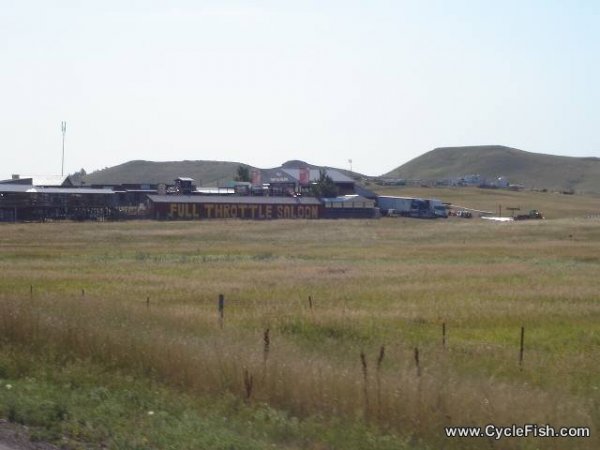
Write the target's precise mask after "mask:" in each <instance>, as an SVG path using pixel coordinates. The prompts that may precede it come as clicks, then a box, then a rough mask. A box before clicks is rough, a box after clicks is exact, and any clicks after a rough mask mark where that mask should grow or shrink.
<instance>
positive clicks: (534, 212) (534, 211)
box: [515, 209, 544, 220]
mask: <svg viewBox="0 0 600 450" xmlns="http://www.w3.org/2000/svg"><path fill="white" fill-rule="evenodd" d="M543 218H544V216H543V215H542V213H541V212H539V211H538V210H537V209H532V210H531V211H529V214H519V215H518V216H515V220H531V219H543Z"/></svg>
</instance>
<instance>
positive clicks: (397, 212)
mask: <svg viewBox="0 0 600 450" xmlns="http://www.w3.org/2000/svg"><path fill="white" fill-rule="evenodd" d="M377 206H378V207H379V210H380V211H381V214H382V215H388V216H404V217H417V218H423V219H437V218H447V217H448V210H447V209H446V206H445V205H444V203H443V202H442V201H441V200H437V199H435V198H429V199H428V198H412V197H391V196H385V195H382V196H379V197H377Z"/></svg>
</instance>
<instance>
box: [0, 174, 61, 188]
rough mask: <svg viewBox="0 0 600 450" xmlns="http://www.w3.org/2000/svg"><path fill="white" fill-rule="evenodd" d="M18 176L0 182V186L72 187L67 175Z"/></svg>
mask: <svg viewBox="0 0 600 450" xmlns="http://www.w3.org/2000/svg"><path fill="white" fill-rule="evenodd" d="M15 176H18V178H11V179H8V180H2V181H0V184H23V185H32V186H52V187H60V186H73V182H72V181H71V179H70V178H69V176H68V175H64V176H62V175H28V176H20V175H15Z"/></svg>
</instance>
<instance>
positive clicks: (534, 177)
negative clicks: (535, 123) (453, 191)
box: [383, 145, 600, 192]
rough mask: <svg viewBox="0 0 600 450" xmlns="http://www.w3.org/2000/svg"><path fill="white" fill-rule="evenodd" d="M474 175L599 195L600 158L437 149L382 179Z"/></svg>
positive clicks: (500, 148)
mask: <svg viewBox="0 0 600 450" xmlns="http://www.w3.org/2000/svg"><path fill="white" fill-rule="evenodd" d="M471 174H479V175H481V176H483V177H485V178H488V179H495V178H497V177H500V176H504V177H507V178H508V180H509V182H510V183H511V184H521V185H523V186H525V187H530V188H540V189H541V188H547V189H551V190H574V191H577V192H600V158H575V157H569V156H553V155H545V154H540V153H531V152H526V151H523V150H518V149H516V148H510V147H504V146H501V145H482V146H473V147H442V148H436V149H434V150H432V151H430V152H427V153H425V154H424V155H421V156H419V157H418V158H415V159H413V160H412V161H409V162H407V163H406V164H404V165H402V166H400V167H398V168H396V169H394V170H392V171H391V172H389V173H387V174H385V175H383V176H384V177H390V178H392V177H393V178H405V179H413V180H415V179H419V180H427V181H434V180H442V179H447V178H457V177H461V176H464V175H471Z"/></svg>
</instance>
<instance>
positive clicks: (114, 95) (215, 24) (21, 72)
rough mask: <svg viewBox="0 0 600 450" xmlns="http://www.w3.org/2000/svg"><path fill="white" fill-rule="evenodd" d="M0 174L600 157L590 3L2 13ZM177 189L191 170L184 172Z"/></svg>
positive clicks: (56, 7)
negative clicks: (523, 154)
mask: <svg viewBox="0 0 600 450" xmlns="http://www.w3.org/2000/svg"><path fill="white" fill-rule="evenodd" d="M0 69H1V70H0V74H1V75H0V77H1V78H0V79H1V80H2V83H1V84H0V105H1V106H0V132H1V134H0V136H1V140H0V155H1V158H0V160H1V163H0V176H7V175H10V174H11V173H21V174H57V173H60V154H61V133H60V122H61V121H62V120H66V121H67V123H68V129H67V139H66V159H65V172H66V173H69V172H73V171H75V170H79V169H80V168H82V167H83V168H85V169H86V170H87V171H88V172H90V171H93V170H96V169H100V168H103V167H105V166H111V165H115V164H120V163H123V162H126V161H129V160H132V159H147V160H158V161H161V160H183V159H190V160H196V159H209V160H232V161H240V162H245V163H248V164H251V165H254V166H259V167H272V166H276V165H279V164H280V163H282V162H284V161H286V160H289V159H304V160H306V161H309V162H311V163H315V164H323V165H331V166H338V167H346V168H347V167H348V159H352V160H353V168H354V170H356V171H360V172H363V173H367V174H371V175H378V174H381V173H384V172H387V171H389V170H391V169H393V168H395V167H396V166H398V165H400V164H403V163H405V162H406V161H408V160H410V159H412V158H414V157H416V156H418V155H420V154H422V153H424V152H426V151H429V150H431V149H433V148H434V147H439V146H452V145H476V144H503V145H509V146H513V147H517V148H521V149H524V150H529V151H535V152H541V153H551V154H561V155H573V156H600V121H599V119H600V114H599V112H598V108H599V107H600V87H599V86H600V1H597V0H594V1H573V0H564V1H550V0H548V1H527V0H520V1H510V0H509V1H507V0H502V1H500V0H497V1H450V0H448V1H427V0H420V1H401V0H396V1H393V0H390V1H382V0H369V1H352V0H344V1H338V0H335V1H334V0H332V1H325V0H320V1H199V0H197V1H192V0H190V1H178V0H170V1H152V0H139V1H126V0H118V1H113V0H104V1H101V2H84V1H60V0H55V1H52V2H49V1H27V0H22V1H17V0H15V1H11V0H0ZM182 175H185V174H182Z"/></svg>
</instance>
